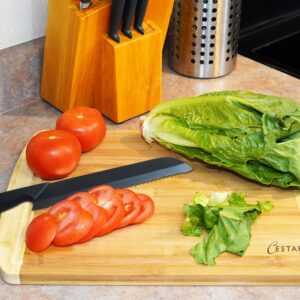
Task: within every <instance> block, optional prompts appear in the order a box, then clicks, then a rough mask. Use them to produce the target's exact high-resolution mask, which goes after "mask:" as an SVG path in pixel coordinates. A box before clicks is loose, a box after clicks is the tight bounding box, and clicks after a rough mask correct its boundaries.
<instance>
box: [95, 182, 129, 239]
mask: <svg viewBox="0 0 300 300" xmlns="http://www.w3.org/2000/svg"><path fill="white" fill-rule="evenodd" d="M89 193H90V194H91V195H92V196H93V197H94V198H96V203H97V205H99V206H101V207H103V208H104V209H105V210H106V212H107V217H108V219H107V220H106V222H105V223H104V224H103V226H102V227H101V229H100V231H99V232H98V234H97V236H102V235H105V234H107V233H109V232H111V231H113V230H114V229H115V228H117V226H118V225H119V224H120V222H121V220H122V219H123V218H124V216H125V208H124V204H123V202H122V200H121V198H120V196H119V195H118V194H117V193H116V192H115V191H114V189H113V188H112V187H111V186H108V185H101V186H99V187H96V188H93V189H92V190H90V191H89Z"/></svg>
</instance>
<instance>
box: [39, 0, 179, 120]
mask: <svg viewBox="0 0 300 300" xmlns="http://www.w3.org/2000/svg"><path fill="white" fill-rule="evenodd" d="M173 4H174V0H165V1H161V0H149V6H148V10H147V14H146V17H145V24H144V26H145V28H146V34H145V35H144V36H142V35H139V34H138V33H136V32H133V34H134V39H133V40H130V39H127V38H126V37H124V36H123V35H122V34H120V37H121V43H120V44H116V43H114V42H113V41H111V40H110V39H109V38H108V37H107V34H106V33H107V32H108V25H109V17H110V11H111V0H94V1H93V3H92V6H91V7H90V8H88V9H86V10H84V11H80V10H79V8H78V6H79V1H78V0H49V2H48V21H47V30H46V40H45V50H44V61H43V71H42V81H41V97H42V98H43V99H44V100H46V101H47V102H49V103H50V104H52V105H53V106H54V107H56V108H58V109H59V110H61V111H66V110H68V109H70V108H72V107H75V106H90V107H95V108H98V109H99V110H100V111H101V112H102V113H103V114H104V115H105V116H106V117H108V118H109V119H111V120H112V121H114V122H116V123H121V122H123V121H126V120H128V119H130V118H132V117H135V116H138V115H140V114H143V113H145V112H147V111H149V110H150V109H152V108H153V107H154V106H155V105H156V104H158V103H159V102H160V100H161V73H162V68H161V61H162V48H163V42H164V40H165V37H166V34H167V28H168V24H169V20H170V17H171V13H172V8H173Z"/></svg>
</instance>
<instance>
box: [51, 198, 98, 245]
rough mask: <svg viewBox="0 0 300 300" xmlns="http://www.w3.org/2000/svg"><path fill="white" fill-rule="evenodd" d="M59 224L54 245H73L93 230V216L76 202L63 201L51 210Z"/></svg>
mask: <svg viewBox="0 0 300 300" xmlns="http://www.w3.org/2000/svg"><path fill="white" fill-rule="evenodd" d="M49 213H50V214H51V215H53V216H54V217H55V218H56V220H57V223H58V226H57V231H56V234H55V237H54V239H53V244H54V245H57V246H64V245H71V244H73V243H76V242H77V241H79V240H80V239H81V238H83V237H84V236H85V235H86V234H87V233H88V232H89V230H90V229H91V227H92V224H93V218H92V216H91V215H90V214H89V213H88V212H87V211H85V210H83V209H82V208H81V206H80V204H79V203H78V202H76V201H70V200H67V199H66V200H63V201H61V202H58V203H56V204H55V205H54V206H52V207H51V208H50V210H49Z"/></svg>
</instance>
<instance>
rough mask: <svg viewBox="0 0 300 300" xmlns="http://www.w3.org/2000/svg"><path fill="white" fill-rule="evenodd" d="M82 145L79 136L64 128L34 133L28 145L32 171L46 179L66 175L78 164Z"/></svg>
mask: <svg viewBox="0 0 300 300" xmlns="http://www.w3.org/2000/svg"><path fill="white" fill-rule="evenodd" d="M80 155H81V146H80V143H79V142H78V140H77V138H76V137H75V136H74V135H72V134H71V133H69V132H66V131H62V130H46V131H42V132H39V133H38V134H36V135H34V136H33V137H32V138H31V139H30V141H29V142H28V144H27V147H26V160H27V164H28V166H29V168H30V169H31V170H32V172H33V173H34V174H35V175H37V176H39V177H41V178H42V179H45V180H54V179H59V178H63V177H66V176H67V175H69V174H70V173H71V172H72V171H73V170H74V169H75V168H76V166H77V165H78V162H79V160H80Z"/></svg>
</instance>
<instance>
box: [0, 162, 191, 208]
mask: <svg viewBox="0 0 300 300" xmlns="http://www.w3.org/2000/svg"><path fill="white" fill-rule="evenodd" d="M191 170H192V168H191V167H190V166H189V165H188V164H186V163H184V162H182V161H180V160H178V159H175V158H172V157H162V158H156V159H151V160H147V161H144V162H139V163H135V164H131V165H127V166H123V167H118V168H114V169H110V170H105V171H101V172H96V173H92V174H87V175H83V176H79V177H75V178H70V179H66V180H61V181H56V182H53V183H49V182H46V183H41V184H37V185H33V186H29V187H24V188H20V189H16V190H12V191H8V192H4V193H1V194H0V213H2V212H4V211H6V210H8V209H10V208H13V207H14V206H16V205H19V204H21V203H23V202H28V201H30V202H32V203H33V209H34V210H37V209H42V208H47V207H49V206H51V205H53V204H55V203H57V202H59V201H61V200H63V199H65V198H67V197H69V196H71V195H72V194H74V193H76V192H82V191H88V190H89V189H91V188H93V187H95V186H98V185H102V184H108V185H111V186H113V187H114V188H126V187H130V186H135V185H139V184H143V183H146V182H150V181H153V180H156V179H160V178H164V177H168V176H172V175H177V174H182V173H187V172H190V171H191Z"/></svg>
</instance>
